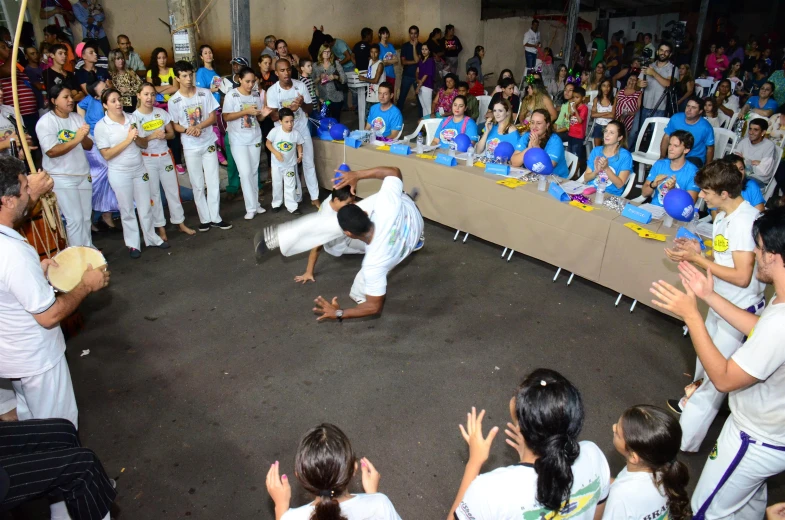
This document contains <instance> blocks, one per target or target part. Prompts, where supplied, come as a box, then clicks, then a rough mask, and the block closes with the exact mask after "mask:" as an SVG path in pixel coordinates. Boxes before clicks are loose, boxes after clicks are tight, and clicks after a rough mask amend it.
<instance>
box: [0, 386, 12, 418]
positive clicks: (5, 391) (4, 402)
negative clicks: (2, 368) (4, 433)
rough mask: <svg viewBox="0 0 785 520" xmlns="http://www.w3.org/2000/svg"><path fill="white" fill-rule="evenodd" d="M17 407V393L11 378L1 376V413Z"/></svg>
mask: <svg viewBox="0 0 785 520" xmlns="http://www.w3.org/2000/svg"><path fill="white" fill-rule="evenodd" d="M14 408H16V394H15V393H14V386H13V385H12V384H11V380H10V379H2V378H0V415H3V414H4V413H8V412H10V411H11V410H13V409H14Z"/></svg>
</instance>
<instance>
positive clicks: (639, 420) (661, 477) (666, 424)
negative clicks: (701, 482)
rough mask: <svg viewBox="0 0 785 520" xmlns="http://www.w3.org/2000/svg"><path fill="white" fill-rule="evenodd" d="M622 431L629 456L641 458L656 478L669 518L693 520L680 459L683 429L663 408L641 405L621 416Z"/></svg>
mask: <svg viewBox="0 0 785 520" xmlns="http://www.w3.org/2000/svg"><path fill="white" fill-rule="evenodd" d="M620 422H621V429H622V436H623V438H624V443H625V444H626V446H627V451H628V452H634V453H635V454H637V455H638V457H639V458H640V460H641V463H643V464H644V465H646V466H647V467H648V468H649V469H650V470H651V471H652V474H653V477H654V483H655V484H656V485H657V487H662V489H663V491H665V496H666V497H667V500H668V518H670V519H671V520H689V519H690V518H692V508H691V507H690V498H689V496H688V495H687V484H688V483H689V481H690V473H689V471H688V470H687V466H686V465H685V464H684V463H683V462H681V461H680V460H677V459H676V456H677V455H678V453H679V448H680V447H681V426H680V425H679V421H677V420H676V419H675V418H674V417H673V416H671V414H669V413H668V412H667V411H665V410H663V409H662V408H658V407H656V406H650V405H637V406H633V407H632V408H629V409H628V410H627V411H625V412H624V414H622V416H621V421H620Z"/></svg>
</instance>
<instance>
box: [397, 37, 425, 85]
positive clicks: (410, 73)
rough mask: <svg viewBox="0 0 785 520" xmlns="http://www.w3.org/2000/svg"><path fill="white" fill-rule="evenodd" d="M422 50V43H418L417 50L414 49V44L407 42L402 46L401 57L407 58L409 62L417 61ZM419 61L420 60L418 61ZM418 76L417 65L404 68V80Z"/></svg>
mask: <svg viewBox="0 0 785 520" xmlns="http://www.w3.org/2000/svg"><path fill="white" fill-rule="evenodd" d="M421 50H422V43H420V42H417V50H415V49H414V46H413V45H412V42H406V43H404V44H403V45H401V57H402V58H406V59H407V60H417V56H419V55H420V51H421ZM417 61H419V60H417ZM416 75H417V64H416V63H415V64H414V65H404V66H403V77H404V78H413V77H415V76H416Z"/></svg>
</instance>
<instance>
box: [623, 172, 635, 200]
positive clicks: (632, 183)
mask: <svg viewBox="0 0 785 520" xmlns="http://www.w3.org/2000/svg"><path fill="white" fill-rule="evenodd" d="M633 186H635V172H630V176H629V177H627V184H626V185H625V186H624V191H623V192H621V198H623V199H626V198H627V195H629V194H630V191H632V187H633Z"/></svg>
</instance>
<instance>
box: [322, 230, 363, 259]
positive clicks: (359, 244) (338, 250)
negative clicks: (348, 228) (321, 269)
mask: <svg viewBox="0 0 785 520" xmlns="http://www.w3.org/2000/svg"><path fill="white" fill-rule="evenodd" d="M366 247H367V244H366V243H365V242H363V241H362V240H357V239H356V238H349V237H347V236H346V235H344V236H342V237H341V238H336V239H335V240H331V241H329V242H327V243H326V244H324V252H325V253H327V254H329V255H332V256H343V255H364V254H365V248H366Z"/></svg>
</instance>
